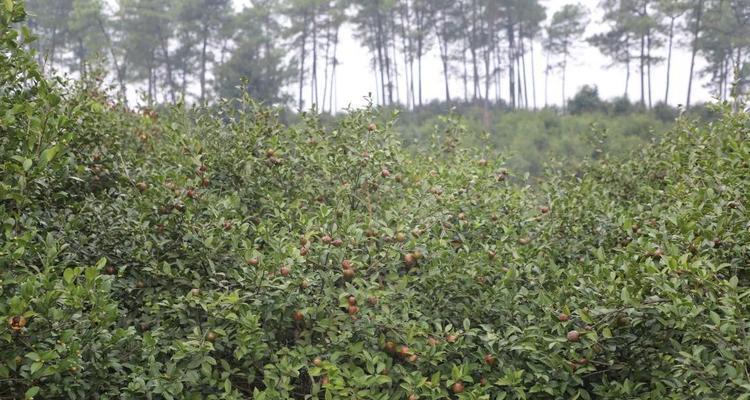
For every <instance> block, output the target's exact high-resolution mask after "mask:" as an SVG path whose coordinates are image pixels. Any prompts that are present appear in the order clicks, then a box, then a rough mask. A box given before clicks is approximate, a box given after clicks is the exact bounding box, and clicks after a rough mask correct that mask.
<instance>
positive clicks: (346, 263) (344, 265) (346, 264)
mask: <svg viewBox="0 0 750 400" xmlns="http://www.w3.org/2000/svg"><path fill="white" fill-rule="evenodd" d="M353 267H354V263H352V260H342V261H341V268H343V269H352V268H353Z"/></svg>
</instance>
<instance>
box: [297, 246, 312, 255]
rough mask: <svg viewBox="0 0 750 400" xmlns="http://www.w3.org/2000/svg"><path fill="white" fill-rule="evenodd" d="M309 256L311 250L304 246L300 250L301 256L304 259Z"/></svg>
mask: <svg viewBox="0 0 750 400" xmlns="http://www.w3.org/2000/svg"><path fill="white" fill-rule="evenodd" d="M308 254H310V249H309V248H307V247H304V246H303V247H301V248H300V249H299V255H301V256H302V257H305V256H306V255H308Z"/></svg>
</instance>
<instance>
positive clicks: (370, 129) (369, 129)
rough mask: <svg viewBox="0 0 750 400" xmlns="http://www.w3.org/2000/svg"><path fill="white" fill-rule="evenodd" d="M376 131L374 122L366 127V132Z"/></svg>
mask: <svg viewBox="0 0 750 400" xmlns="http://www.w3.org/2000/svg"><path fill="white" fill-rule="evenodd" d="M377 129H378V126H377V125H375V123H374V122H373V123H371V124H369V125H367V130H368V131H370V132H374V131H376V130H377Z"/></svg>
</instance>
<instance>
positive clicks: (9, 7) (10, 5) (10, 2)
mask: <svg viewBox="0 0 750 400" xmlns="http://www.w3.org/2000/svg"><path fill="white" fill-rule="evenodd" d="M5 10H6V11H8V12H12V11H13V0H5ZM37 391H38V389H37Z"/></svg>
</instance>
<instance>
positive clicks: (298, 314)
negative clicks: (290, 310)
mask: <svg viewBox="0 0 750 400" xmlns="http://www.w3.org/2000/svg"><path fill="white" fill-rule="evenodd" d="M292 318H294V320H295V321H297V322H299V321H302V320H303V319H305V315H304V314H302V312H301V311H295V312H294V314H293V315H292Z"/></svg>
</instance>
